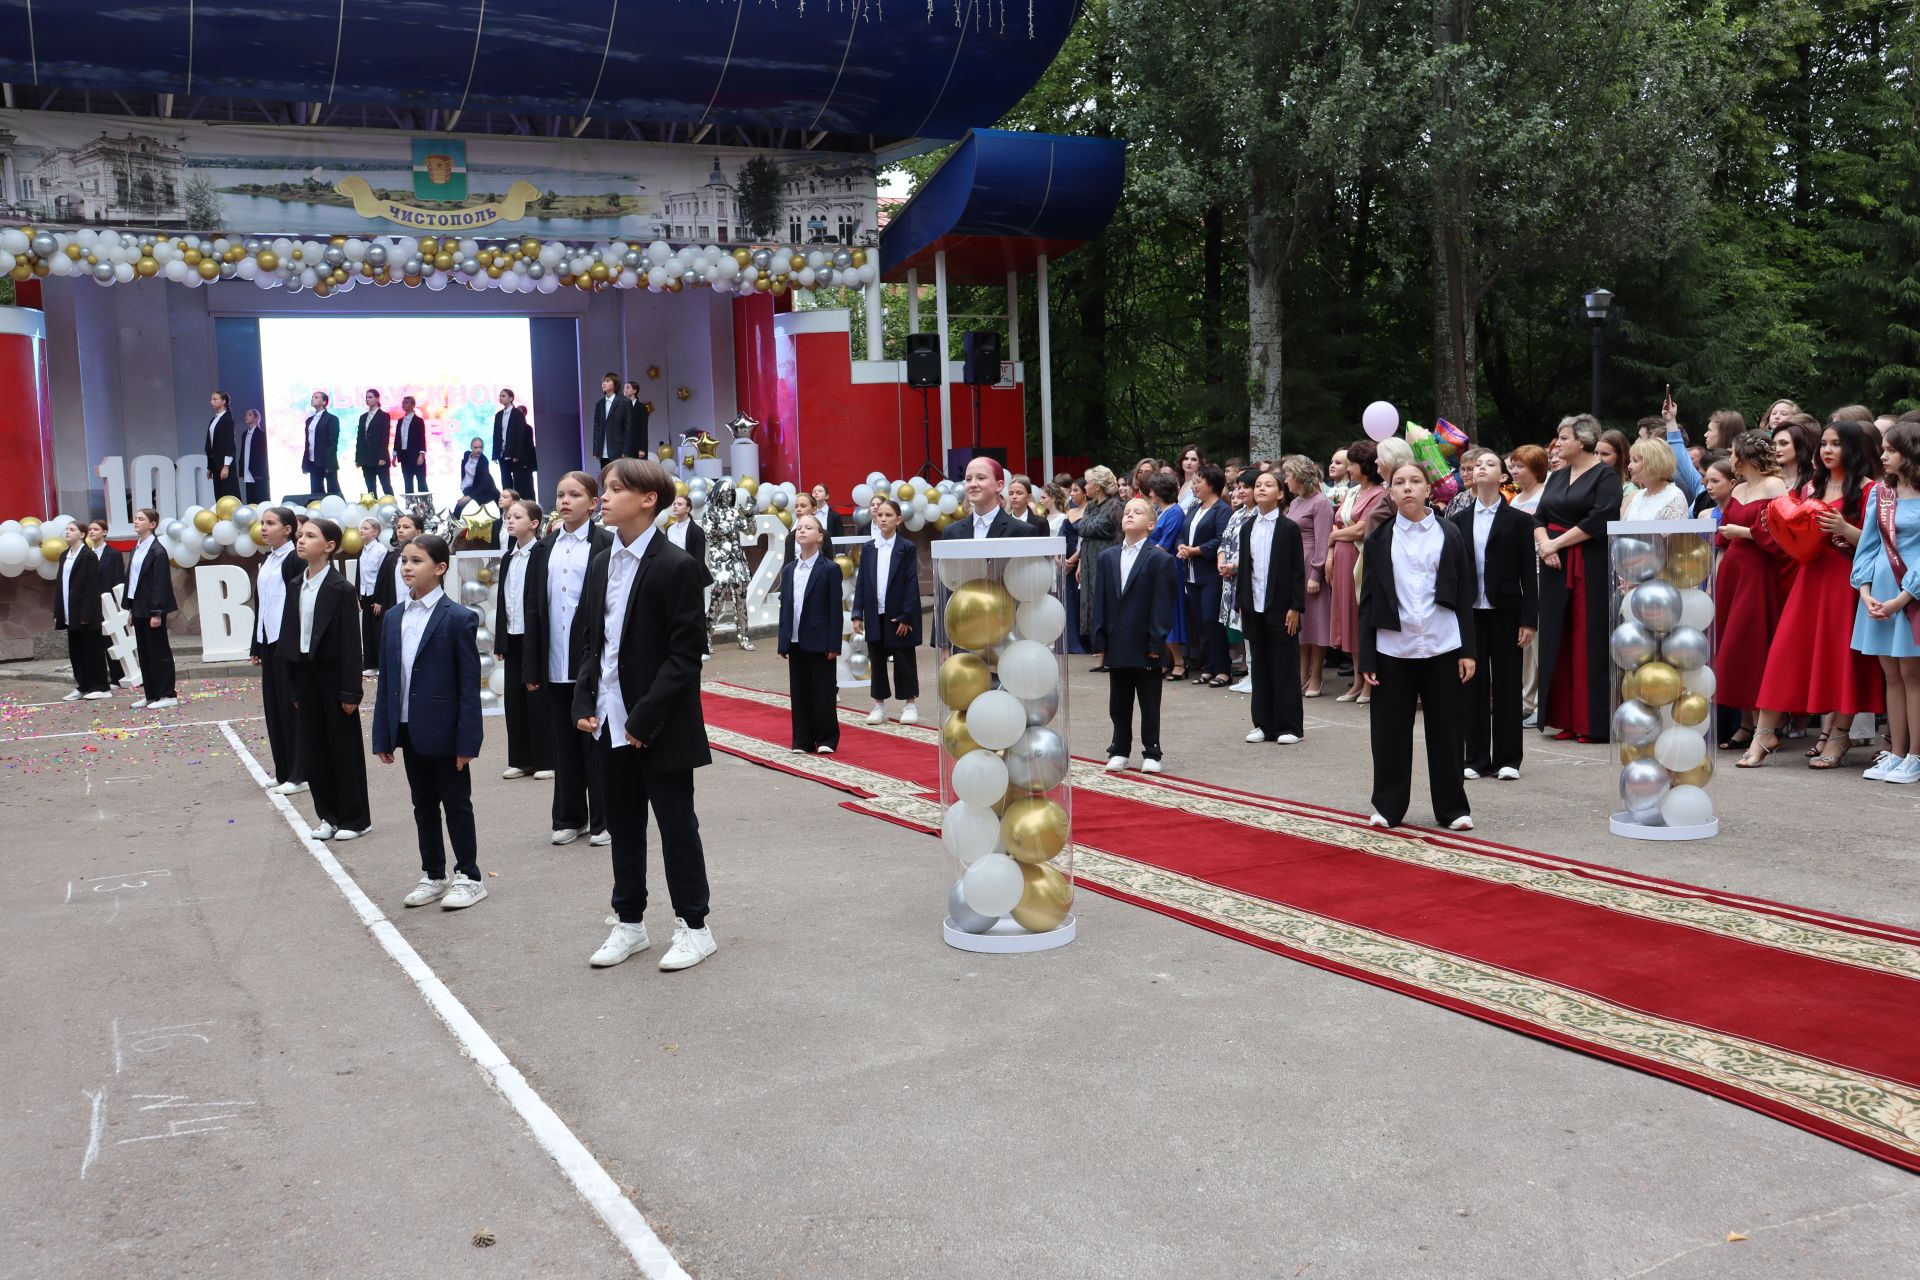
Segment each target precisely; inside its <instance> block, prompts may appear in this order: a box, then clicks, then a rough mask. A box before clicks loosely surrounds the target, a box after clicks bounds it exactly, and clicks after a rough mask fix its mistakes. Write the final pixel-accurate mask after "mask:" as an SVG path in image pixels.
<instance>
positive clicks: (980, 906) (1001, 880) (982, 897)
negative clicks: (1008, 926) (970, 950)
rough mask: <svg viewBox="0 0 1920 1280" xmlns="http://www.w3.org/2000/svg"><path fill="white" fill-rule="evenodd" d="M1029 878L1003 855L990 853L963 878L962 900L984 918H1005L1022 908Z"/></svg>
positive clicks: (961, 883)
mask: <svg viewBox="0 0 1920 1280" xmlns="http://www.w3.org/2000/svg"><path fill="white" fill-rule="evenodd" d="M1025 891H1026V877H1024V876H1022V875H1021V874H1020V864H1019V863H1017V862H1015V861H1014V860H1013V859H1012V858H1010V857H1008V856H1007V855H1006V854H1004V853H990V854H988V855H987V856H986V857H984V858H981V859H979V860H978V861H976V862H975V863H974V864H973V865H972V866H970V867H968V868H967V873H966V874H965V875H963V876H961V877H960V896H961V897H962V898H965V899H966V901H967V905H968V906H970V907H972V908H973V909H974V910H975V911H978V912H979V913H980V914H981V915H983V916H1003V915H1005V914H1007V912H1009V911H1011V910H1013V909H1014V908H1015V907H1017V906H1019V905H1020V895H1021V894H1022V893H1024V892H1025Z"/></svg>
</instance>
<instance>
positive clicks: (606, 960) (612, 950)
mask: <svg viewBox="0 0 1920 1280" xmlns="http://www.w3.org/2000/svg"><path fill="white" fill-rule="evenodd" d="M652 945H653V944H652V943H651V942H649V941H648V940H647V926H646V925H644V924H621V923H620V921H619V918H618V917H616V918H615V919H614V923H613V932H612V933H610V934H608V935H607V940H606V941H605V942H603V943H601V944H600V949H599V950H598V951H596V952H594V953H593V958H592V959H591V960H589V961H587V963H588V964H590V965H592V966H593V967H594V968H596V969H606V968H609V967H611V966H613V965H616V964H619V963H620V962H621V961H622V960H625V959H626V958H627V957H628V956H632V955H638V954H639V953H640V952H642V951H645V950H646V949H647V948H648V947H650V946H652Z"/></svg>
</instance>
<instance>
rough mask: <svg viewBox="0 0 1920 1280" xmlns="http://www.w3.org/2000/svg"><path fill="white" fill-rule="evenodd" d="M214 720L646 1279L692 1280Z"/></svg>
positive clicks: (226, 727) (255, 762) (242, 745)
mask: <svg viewBox="0 0 1920 1280" xmlns="http://www.w3.org/2000/svg"><path fill="white" fill-rule="evenodd" d="M249 718H257V717H249ZM216 723H218V724H219V725H220V732H221V733H223V734H225V735H226V738H227V742H228V743H229V744H231V745H232V747H233V752H234V755H235V756H236V757H237V758H238V759H239V761H240V763H241V764H243V765H245V766H246V768H247V772H248V773H250V774H252V775H253V780H254V782H255V783H256V784H257V785H258V786H259V787H260V789H261V792H262V794H264V795H265V796H266V797H267V799H268V800H270V801H271V802H272V803H273V807H274V808H276V809H278V810H279V811H280V816H281V817H282V818H284V819H286V823H287V826H289V827H290V828H292V830H293V834H294V835H295V836H296V837H297V838H298V839H299V841H300V843H301V844H302V845H303V846H305V848H306V850H307V852H308V853H309V854H311V855H312V856H313V859H314V861H316V862H318V863H319V864H320V868H321V870H323V871H325V872H326V873H327V877H328V878H329V879H331V880H332V881H333V883H334V887H335V888H337V889H339V890H340V893H341V896H343V897H344V898H346V900H347V902H348V904H349V905H350V906H352V907H353V910H354V913H355V914H356V915H358V916H359V917H360V922H361V923H362V924H364V925H366V926H367V929H368V931H369V932H371V933H372V934H373V936H374V938H375V939H376V940H378V941H379V943H380V946H381V948H382V949H383V950H384V951H386V953H387V955H388V956H390V957H392V959H393V962H394V963H395V964H397V965H399V966H400V968H401V969H402V970H403V971H404V972H405V973H406V975H407V976H408V977H409V978H411V979H412V980H413V984H414V986H416V987H418V988H419V990H420V995H421V997H422V998H423V999H425V1000H426V1002H427V1005H428V1007H430V1008H431V1009H432V1010H433V1011H434V1012H435V1013H436V1014H438V1015H439V1017H440V1020H441V1021H442V1022H444V1023H446V1024H447V1029H448V1030H450V1031H452V1032H453V1034H454V1037H455V1038H456V1039H458V1040H459V1042H460V1047H461V1048H462V1049H463V1050H465V1052H466V1054H467V1056H468V1057H470V1058H472V1059H473V1061H474V1063H475V1065H477V1066H478V1067H479V1068H480V1070H481V1071H482V1072H483V1073H484V1074H485V1075H486V1077H487V1079H488V1080H489V1081H490V1082H491V1083H492V1084H493V1087H494V1088H496V1089H498V1090H499V1091H500V1094H501V1096H503V1097H504V1098H505V1099H506V1100H507V1102H508V1104H509V1105H511V1106H512V1107H513V1109H514V1111H515V1112H517V1113H518V1114H519V1116H520V1119H521V1120H522V1121H523V1122H524V1123H525V1124H526V1126H527V1129H528V1130H529V1131H530V1132H531V1133H532V1134H533V1140H534V1141H535V1142H537V1143H539V1144H540V1148H541V1150H543V1151H545V1152H546V1153H547V1155H548V1156H549V1157H550V1158H551V1159H552V1160H553V1162H554V1163H555V1164H557V1165H559V1166H560V1171H561V1172H562V1173H564V1174H566V1176H567V1180H568V1181H569V1182H571V1183H572V1184H573V1187H574V1190H575V1191H577V1192H579V1194H580V1196H581V1198H582V1199H584V1200H585V1201H586V1202H587V1204H588V1205H589V1206H590V1207H591V1208H592V1209H593V1211H594V1212H595V1213H596V1214H598V1215H599V1217H600V1220H601V1221H602V1222H604V1223H606V1224H607V1229H608V1230H610V1231H612V1232H613V1235H614V1238H615V1239H616V1240H618V1241H619V1242H620V1244H621V1247H622V1248H624V1249H625V1250H626V1251H627V1254H628V1256H629V1257H631V1258H632V1259H633V1260H634V1262H635V1263H636V1264H638V1266H639V1268H640V1271H641V1274H643V1275H645V1276H646V1277H647V1278H648V1280H692V1277H690V1276H688V1274H687V1273H686V1271H685V1270H683V1269H682V1268H681V1266H680V1264H679V1263H677V1262H675V1261H674V1259H673V1254H672V1253H671V1252H670V1251H669V1250H668V1249H667V1246H666V1244H665V1242H663V1241H662V1240H661V1239H660V1237H659V1235H657V1234H656V1233H655V1232H654V1229H653V1227H652V1226H651V1225H650V1224H649V1223H648V1222H647V1219H646V1216H645V1215H644V1214H642V1213H641V1212H640V1210H639V1209H638V1208H636V1207H635V1205H634V1203H633V1202H632V1201H631V1200H629V1199H627V1197H626V1196H625V1194H623V1193H622V1192H621V1190H620V1186H619V1184H618V1183H616V1182H615V1181H614V1180H613V1177H612V1175H610V1174H609V1173H608V1172H607V1171H606V1169H605V1168H603V1167H602V1166H601V1164H600V1162H599V1161H598V1160H596V1159H594V1156H593V1153H592V1152H590V1151H588V1150H587V1148H586V1144H584V1143H582V1142H581V1141H580V1139H579V1138H578V1137H576V1136H574V1132H573V1130H572V1129H570V1128H568V1127H567V1122H566V1121H564V1120H562V1119H561V1118H560V1116H559V1114H558V1113H557V1112H555V1111H554V1109H553V1108H552V1107H550V1106H548V1105H547V1102H546V1099H544V1098H542V1097H541V1096H540V1095H539V1093H538V1092H536V1091H535V1090H534V1087H533V1086H532V1085H531V1084H529V1083H527V1078H526V1076H524V1075H522V1074H521V1072H520V1069H519V1068H518V1067H516V1066H514V1065H513V1062H512V1060H511V1059H509V1058H508V1057H507V1055H506V1053H505V1051H504V1050H502V1049H501V1048H500V1046H499V1045H498V1044H496V1043H495V1042H494V1039H493V1037H492V1036H490V1035H488V1034H487V1032H486V1029H485V1028H484V1027H482V1026H481V1025H480V1023H479V1021H478V1020H477V1019H476V1018H475V1017H474V1016H473V1015H472V1014H471V1013H469V1012H468V1011H467V1007H466V1005H464V1004H462V1003H461V1002H460V998H459V997H458V996H456V995H454V994H453V992H452V991H451V990H450V989H449V988H448V987H447V984H446V983H444V982H442V981H441V980H440V979H439V977H438V976H437V975H436V974H435V973H434V972H433V969H432V967H431V966H430V965H428V964H427V962H426V960H425V959H423V958H422V957H421V955H420V953H419V952H417V951H415V950H414V949H413V944H412V943H410V942H408V941H407V939H406V937H405V936H404V935H403V934H402V933H401V932H400V931H399V930H398V929H396V928H395V927H394V925H393V922H392V921H391V920H389V919H387V917H386V914H385V913H384V912H383V911H381V910H380V908H379V907H377V906H375V905H374V903H373V899H371V898H369V897H368V896H367V894H366V892H365V891H364V890H362V889H361V888H360V885H359V883H358V882H357V881H355V880H354V878H353V877H352V876H351V875H349V874H347V869H346V868H345V867H343V866H341V865H340V862H339V860H338V859H337V858H335V857H334V856H333V854H332V852H330V851H329V850H328V849H327V847H326V846H325V845H324V844H322V843H320V842H319V841H318V840H315V839H314V838H313V831H312V828H310V827H309V826H308V825H307V821H306V819H305V818H303V817H301V816H300V811H299V810H298V809H296V808H294V807H293V805H292V804H290V803H289V802H288V800H287V798H286V797H285V796H283V795H280V794H278V793H277V792H274V791H270V790H268V789H267V788H268V787H270V786H271V785H272V780H271V779H270V778H269V777H268V776H267V773H266V770H264V769H262V768H261V767H260V762H259V761H258V760H256V759H254V756H253V752H251V751H249V750H248V749H247V746H246V744H245V743H244V742H242V741H240V735H239V734H237V733H235V732H234V731H233V729H232V727H231V726H230V725H229V724H228V723H227V722H226V721H224V720H222V721H217V722H216Z"/></svg>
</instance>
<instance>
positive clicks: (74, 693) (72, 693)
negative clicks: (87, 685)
mask: <svg viewBox="0 0 1920 1280" xmlns="http://www.w3.org/2000/svg"><path fill="white" fill-rule="evenodd" d="M83 696H85V695H83V694H82V693H81V692H80V691H79V690H78V689H72V690H69V691H68V692H66V693H63V694H61V695H60V701H62V702H78V701H80V699H81V698H82V697H83Z"/></svg>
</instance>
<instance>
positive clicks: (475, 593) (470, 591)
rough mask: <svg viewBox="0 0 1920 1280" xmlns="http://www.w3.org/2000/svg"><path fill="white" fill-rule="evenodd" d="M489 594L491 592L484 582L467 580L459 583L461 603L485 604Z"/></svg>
mask: <svg viewBox="0 0 1920 1280" xmlns="http://www.w3.org/2000/svg"><path fill="white" fill-rule="evenodd" d="M490 594H492V593H491V592H490V591H489V590H488V589H487V584H486V583H484V582H479V581H468V582H463V583H461V584H460V603H461V604H485V603H486V602H487V597H488V596H489V595H490Z"/></svg>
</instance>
